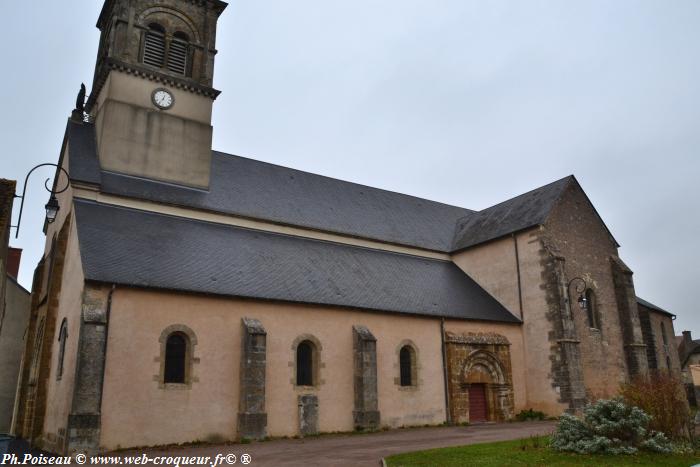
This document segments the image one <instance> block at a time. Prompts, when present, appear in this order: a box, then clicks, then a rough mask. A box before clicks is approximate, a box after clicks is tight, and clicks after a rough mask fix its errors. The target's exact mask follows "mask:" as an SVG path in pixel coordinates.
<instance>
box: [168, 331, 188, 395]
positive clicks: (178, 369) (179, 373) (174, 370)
mask: <svg viewBox="0 0 700 467" xmlns="http://www.w3.org/2000/svg"><path fill="white" fill-rule="evenodd" d="M186 364H187V336H185V335H184V334H182V333H179V332H176V333H173V334H170V336H168V340H167V341H166V344H165V371H164V380H163V382H164V383H181V384H182V383H184V382H185V366H186Z"/></svg>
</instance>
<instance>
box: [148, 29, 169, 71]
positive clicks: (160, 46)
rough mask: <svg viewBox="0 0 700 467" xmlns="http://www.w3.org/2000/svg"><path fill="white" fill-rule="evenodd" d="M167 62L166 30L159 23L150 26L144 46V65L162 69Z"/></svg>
mask: <svg viewBox="0 0 700 467" xmlns="http://www.w3.org/2000/svg"><path fill="white" fill-rule="evenodd" d="M164 62H165V29H164V28H163V26H161V25H160V24H157V23H151V24H149V25H148V30H147V31H146V34H145V39H144V46H143V63H145V64H146V65H151V66H155V67H158V68H161V67H162V66H163V64H164Z"/></svg>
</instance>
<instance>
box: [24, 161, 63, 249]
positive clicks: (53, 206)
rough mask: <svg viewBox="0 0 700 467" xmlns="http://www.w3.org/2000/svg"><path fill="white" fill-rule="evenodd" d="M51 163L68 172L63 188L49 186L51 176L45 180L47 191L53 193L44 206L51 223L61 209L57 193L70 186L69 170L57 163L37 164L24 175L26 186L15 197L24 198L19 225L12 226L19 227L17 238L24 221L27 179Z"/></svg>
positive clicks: (47, 220)
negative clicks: (55, 188)
mask: <svg viewBox="0 0 700 467" xmlns="http://www.w3.org/2000/svg"><path fill="white" fill-rule="evenodd" d="M49 165H50V166H52V167H56V168H57V169H58V170H59V171H60V172H63V173H64V174H66V186H65V187H64V188H63V189H61V190H54V189H52V188H49V185H48V183H49V180H51V179H50V178H47V179H46V181H45V182H44V188H46V191H48V192H49V193H51V198H49V202H48V203H46V206H44V208H45V209H46V222H48V223H49V224H51V223H52V222H53V221H55V220H56V215H57V214H58V210H59V209H60V207H59V205H58V199H56V195H57V194H59V193H63V192H64V191H66V190H67V189H68V187H69V186H70V175H69V174H68V172H66V170H65V169H64V168H63V167H60V166H58V165H57V164H52V163H50V162H46V163H44V164H39V165H35V166H34V167H33V168H32V170H30V171H29V173H27V176H26V177H24V188H22V196H19V195H15V198H21V199H22V203H21V204H20V206H19V216H18V217H17V225H13V226H12V227H14V228H15V229H17V230H15V238H17V237H19V226H20V224H21V223H22V210H23V209H24V196H25V195H26V193H27V180H29V176H30V175H31V174H32V172H34V171H35V170H36V169H38V168H39V167H44V166H49ZM60 172H59V176H60Z"/></svg>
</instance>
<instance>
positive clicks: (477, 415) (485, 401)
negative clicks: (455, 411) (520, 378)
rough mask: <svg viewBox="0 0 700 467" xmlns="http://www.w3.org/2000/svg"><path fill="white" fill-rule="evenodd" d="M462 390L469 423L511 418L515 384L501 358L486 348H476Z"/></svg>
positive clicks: (468, 360) (467, 364) (465, 372)
mask: <svg viewBox="0 0 700 467" xmlns="http://www.w3.org/2000/svg"><path fill="white" fill-rule="evenodd" d="M461 386H462V390H463V391H464V392H465V393H466V395H467V398H468V404H465V405H464V408H466V409H467V410H468V413H467V414H462V417H460V418H464V415H466V418H467V420H468V421H469V423H478V422H486V421H498V420H506V419H508V418H509V417H510V411H511V407H510V405H511V404H510V397H509V396H510V393H511V386H510V384H508V381H507V379H506V376H505V371H504V368H503V365H502V364H501V362H500V361H499V360H498V358H497V357H496V356H495V355H493V354H492V353H491V352H488V351H486V350H482V349H479V350H474V351H473V352H471V353H470V354H469V356H468V357H467V359H466V361H465V363H464V367H463V371H462V384H461Z"/></svg>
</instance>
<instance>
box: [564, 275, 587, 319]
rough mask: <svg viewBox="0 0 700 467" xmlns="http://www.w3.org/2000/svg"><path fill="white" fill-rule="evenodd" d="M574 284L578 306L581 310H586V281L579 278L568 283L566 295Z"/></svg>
mask: <svg viewBox="0 0 700 467" xmlns="http://www.w3.org/2000/svg"><path fill="white" fill-rule="evenodd" d="M574 282H576V283H577V285H576V289H575V291H576V293H577V294H578V299H577V301H578V305H579V306H580V307H581V309H582V310H584V311H585V310H586V309H587V308H588V299H587V298H586V294H585V293H584V292H586V290H587V289H588V284H587V283H586V281H585V280H584V279H582V278H580V277H574V278H573V279H571V280H570V281H569V284H568V285H567V286H566V291H567V293H568V292H569V291H570V290H571V286H572V285H573V283H574Z"/></svg>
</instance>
